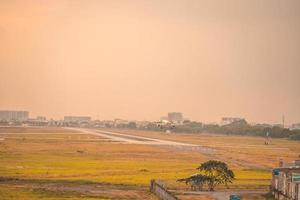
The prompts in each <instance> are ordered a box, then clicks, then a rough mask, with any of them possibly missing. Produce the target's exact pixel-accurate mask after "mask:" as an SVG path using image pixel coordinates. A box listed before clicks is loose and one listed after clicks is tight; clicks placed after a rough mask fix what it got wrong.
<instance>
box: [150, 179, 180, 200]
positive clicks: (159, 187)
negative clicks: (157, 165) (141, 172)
mask: <svg viewBox="0 0 300 200" xmlns="http://www.w3.org/2000/svg"><path fill="white" fill-rule="evenodd" d="M150 191H151V192H152V193H153V194H155V195H156V196H157V197H158V198H159V199H161V200H179V199H178V198H177V197H175V196H174V195H172V194H171V193H170V192H169V191H168V190H167V188H166V185H165V184H164V183H163V182H161V181H156V180H151V183H150Z"/></svg>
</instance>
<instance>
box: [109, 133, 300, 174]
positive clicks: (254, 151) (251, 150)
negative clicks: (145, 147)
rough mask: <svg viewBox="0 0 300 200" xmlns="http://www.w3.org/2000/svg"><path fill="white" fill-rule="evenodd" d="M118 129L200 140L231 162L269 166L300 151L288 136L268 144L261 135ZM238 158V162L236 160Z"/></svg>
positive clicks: (238, 165)
mask: <svg viewBox="0 0 300 200" xmlns="http://www.w3.org/2000/svg"><path fill="white" fill-rule="evenodd" d="M113 130H114V131H117V132H122V133H127V134H132V135H139V136H150V137H153V138H158V139H167V140H173V141H180V142H187V143H192V144H199V145H202V146H204V147H208V148H213V149H215V150H216V154H217V157H218V158H222V159H224V160H226V161H227V163H229V164H230V165H231V166H236V167H238V168H246V169H247V168H249V166H248V165H247V164H249V165H253V167H254V166H257V168H267V169H272V168H274V167H277V166H278V163H279V159H283V160H284V161H285V162H291V161H293V160H295V159H297V158H298V156H299V154H300V142H299V141H291V140H288V139H271V140H270V142H271V144H270V145H265V144H264V143H265V138H263V137H248V136H232V135H218V134H183V133H162V132H153V131H140V130H138V131H137V130H129V129H113ZM237 161H238V162H237Z"/></svg>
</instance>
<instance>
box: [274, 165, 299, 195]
mask: <svg viewBox="0 0 300 200" xmlns="http://www.w3.org/2000/svg"><path fill="white" fill-rule="evenodd" d="M271 190H272V194H273V195H274V197H275V199H278V200H300V160H296V161H294V162H293V163H283V162H282V161H280V164H279V167H278V168H276V169H273V172H272V185H271Z"/></svg>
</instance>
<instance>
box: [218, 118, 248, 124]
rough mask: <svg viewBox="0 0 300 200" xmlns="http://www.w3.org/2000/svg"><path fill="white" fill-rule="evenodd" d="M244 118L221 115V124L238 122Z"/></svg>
mask: <svg viewBox="0 0 300 200" xmlns="http://www.w3.org/2000/svg"><path fill="white" fill-rule="evenodd" d="M244 120H245V119H243V118H239V117H223V118H222V120H221V125H222V126H224V125H228V124H232V123H234V122H239V121H244Z"/></svg>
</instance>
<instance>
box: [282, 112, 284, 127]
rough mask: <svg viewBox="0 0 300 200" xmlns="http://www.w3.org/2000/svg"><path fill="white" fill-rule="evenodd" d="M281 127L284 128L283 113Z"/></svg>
mask: <svg viewBox="0 0 300 200" xmlns="http://www.w3.org/2000/svg"><path fill="white" fill-rule="evenodd" d="M282 128H284V114H283V115H282Z"/></svg>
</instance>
